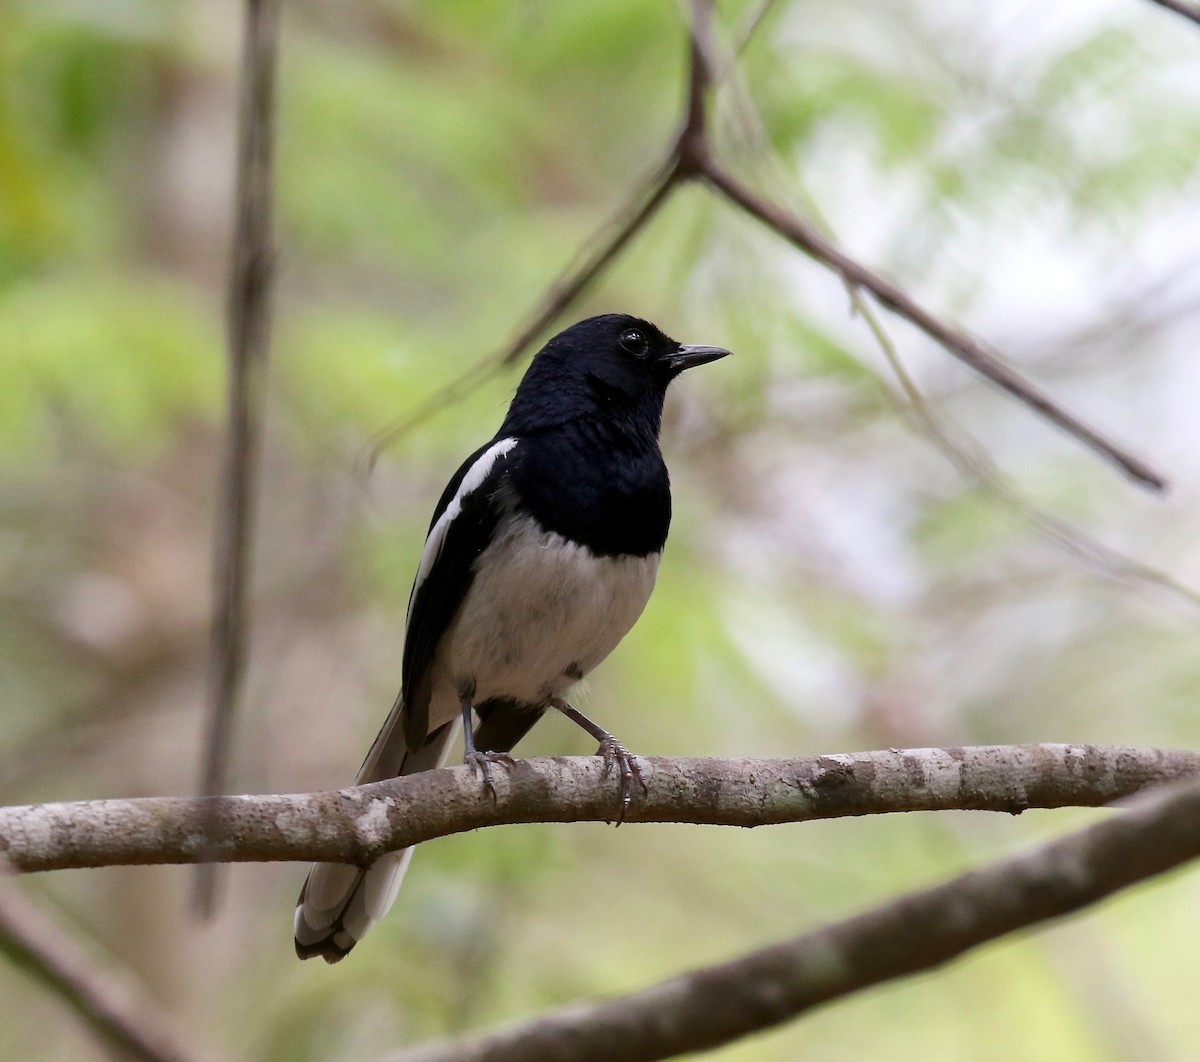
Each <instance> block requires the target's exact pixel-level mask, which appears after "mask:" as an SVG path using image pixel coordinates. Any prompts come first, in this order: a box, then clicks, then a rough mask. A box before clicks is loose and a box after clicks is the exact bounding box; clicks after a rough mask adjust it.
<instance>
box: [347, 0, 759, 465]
mask: <svg viewBox="0 0 1200 1062" xmlns="http://www.w3.org/2000/svg"><path fill="white" fill-rule="evenodd" d="M711 17H712V5H711V2H710V0H697V3H696V6H695V14H694V21H693V26H692V31H691V33H690V34H689V36H688V47H689V63H688V79H687V86H686V90H685V99H684V107H683V117H682V119H681V121H680V126H679V129H678V131H677V132H676V133H675V135H674V137H673V138H672V141H671V145H670V147H669V148H668V150H667V152H666V154H665V156H664V158H663V159H662V161H660V162H659V163H658V164H657V165H655V166H654V168H653V169H652V170H651V171H650V173H649V174H648V175H647V176H646V177H644V178H643V179H642V180H641V181H640V182H639V183H638V184H637V186H636V187H635V188H634V190H633V192H632V193H631V194H630V195H629V196H628V198H627V199H626V200H625V202H624V203H622V204H621V206H620V207H619V208H618V209H617V210H616V211H615V212H614V214H613V216H612V217H611V218H609V219H608V221H606V222H605V223H604V225H602V226H601V227H600V229H599V230H598V231H597V232H596V233H594V234H593V235H592V236H591V237H589V239H588V240H587V241H586V242H585V243H584V244H583V246H582V247H581V248H580V249H579V250H578V252H577V253H576V255H575V260H574V261H573V262H572V263H571V264H569V265H568V266H567V267H566V269H564V270H563V272H562V273H561V274H560V275H559V277H558V279H557V280H555V281H554V283H553V284H551V285H550V287H549V289H548V290H547V291H546V293H545V294H544V295H543V296H542V298H541V300H540V301H539V302H538V305H537V306H536V307H535V308H534V310H533V311H532V312H531V313H530V314H529V316H528V318H527V319H526V321H525V324H524V325H522V326H521V327H520V328H519V329H518V330H517V332H516V334H515V335H514V336H513V338H512V339H510V340H509V341H508V343H506V344H505V345H504V346H503V347H501V348H500V349H499V350H497V351H494V352H493V353H491V354H489V355H488V356H487V357H485V358H481V359H480V360H479V361H477V362H475V364H473V365H471V366H470V367H469V368H467V369H466V370H465V371H464V372H463V373H462V374H461V375H459V376H458V377H456V378H455V379H454V380H452V381H450V383H448V384H446V385H445V386H444V387H441V388H439V389H438V390H437V391H435V392H434V393H433V394H432V395H430V396H429V397H428V398H427V399H426V400H425V401H424V402H422V403H421V405H420V406H418V407H417V409H416V410H415V411H414V412H412V413H410V414H408V415H407V416H405V417H402V418H400V419H399V420H397V421H394V422H393V423H392V424H389V425H388V426H387V427H385V428H383V429H381V430H380V431H379V432H378V433H377V434H376V436H375V438H374V439H373V440H372V443H371V446H370V449H369V451H368V454H367V459H366V462H365V464H364V469H365V473H366V475H367V476H370V474H371V473H372V472H373V471H374V468H375V465H376V464H377V463H378V461H379V457H380V455H381V454H382V453H383V451H384V450H386V449H387V448H388V447H390V446H392V445H394V444H395V443H396V442H398V441H399V440H400V439H401V438H403V437H404V436H405V435H407V434H409V433H410V432H411V431H413V430H414V429H415V428H417V427H419V426H420V425H422V424H424V423H425V422H426V421H427V420H429V418H430V417H432V416H434V415H435V414H437V413H439V412H441V411H442V410H444V409H445V408H446V407H447V406H449V405H451V404H453V403H454V402H459V401H461V400H462V399H464V398H466V397H467V396H468V395H470V394H472V393H473V392H474V391H475V390H476V389H477V388H479V387H481V386H483V385H484V384H485V383H487V382H488V381H489V380H491V379H492V378H493V377H495V376H496V375H498V374H499V373H500V371H501V370H502V369H503V368H504V367H505V366H507V365H511V364H512V363H513V362H515V361H517V359H518V358H520V357H521V355H522V354H523V353H524V352H525V351H526V350H527V349H528V348H529V346H530V344H532V343H533V341H534V340H535V339H537V337H538V336H539V335H540V334H541V333H542V332H543V331H545V329H547V328H548V327H549V326H550V325H552V324H553V323H554V322H555V321H556V320H557V319H558V317H559V316H560V315H561V314H562V313H564V312H565V311H566V310H568V309H569V308H570V307H571V306H573V305H574V304H575V302H576V301H577V300H578V299H579V297H580V296H581V295H582V294H583V292H584V291H586V290H587V288H588V287H589V286H590V285H591V284H592V283H593V282H594V281H595V280H596V279H597V278H598V277H599V276H600V274H601V273H602V272H603V271H604V269H605V268H606V267H607V266H608V265H609V264H610V263H611V262H612V260H613V259H614V258H616V257H617V255H619V254H620V253H621V251H623V250H624V249H625V247H626V246H627V245H628V244H629V243H630V241H631V240H633V238H634V237H635V236H637V235H638V233H640V232H641V231H642V229H644V228H645V227H646V225H647V224H649V222H650V220H651V219H652V218H653V217H654V216H655V215H656V214H658V212H659V211H660V210H661V209H662V207H663V206H664V205H665V204H666V202H667V200H668V199H669V198H670V197H671V194H672V193H673V192H674V191H675V189H676V188H677V187H678V186H679V185H680V184H681V183H682V182H683V181H685V180H687V179H689V178H691V177H693V176H695V174H696V173H697V172H698V168H699V164H700V162H701V161H702V158H701V155H702V153H703V152H705V151H706V150H707V140H706V137H705V126H706V123H707V117H706V116H707V111H706V105H707V98H708V93H709V89H710V87H711V84H712V72H711V68H710V67H711V64H710V63H709V62H708V61H707V60H706V58H705V51H704V41H705V39H706V34H707V28H706V27H708V26H709V25H710V23H711ZM752 29H753V27H751V31H750V32H752ZM698 152H699V153H700V154H698Z"/></svg>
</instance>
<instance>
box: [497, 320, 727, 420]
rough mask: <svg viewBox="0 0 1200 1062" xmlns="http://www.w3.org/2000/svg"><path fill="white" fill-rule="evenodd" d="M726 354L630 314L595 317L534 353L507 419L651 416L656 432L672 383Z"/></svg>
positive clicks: (558, 336) (723, 351)
mask: <svg viewBox="0 0 1200 1062" xmlns="http://www.w3.org/2000/svg"><path fill="white" fill-rule="evenodd" d="M728 354H729V351H728V350H726V349H725V348H724V347H709V346H689V345H686V344H683V343H677V342H676V341H675V340H673V339H672V338H671V337H670V336H667V335H665V334H664V333H663V332H662V331H660V330H659V329H658V328H657V327H656V326H655V325H652V324H651V323H650V322H649V321H643V320H641V319H639V318H637V317H631V316H629V315H628V314H622V313H609V314H603V315H601V316H599V317H589V318H588V319H587V320H586V321H580V322H579V323H578V324H574V325H572V326H571V327H570V328H568V329H566V330H564V331H562V332H559V334H558V335H556V336H555V337H554V338H553V339H551V340H550V342H549V343H547V344H546V345H545V346H544V347H543V348H542V349H541V350H540V351H538V353H537V354H536V355H535V356H534V359H533V362H532V364H531V365H530V366H529V369H528V371H527V372H526V373H525V377H524V379H522V381H521V384H520V386H519V387H518V388H517V394H516V397H515V398H514V399H513V404H512V408H511V409H510V411H509V421H508V422H509V423H510V424H511V426H512V427H514V428H516V427H518V426H524V427H526V428H529V427H536V426H542V425H548V424H553V423H561V422H563V421H565V420H570V419H573V418H574V417H578V416H588V415H594V414H596V413H601V414H603V413H606V412H610V411H611V412H613V413H618V412H632V413H637V412H640V411H645V412H646V413H647V414H649V415H652V416H653V418H654V421H655V431H656V432H657V419H658V416H659V414H660V413H661V411H662V401H663V396H664V395H665V394H666V390H667V385H668V384H669V383H670V382H671V381H672V380H673V379H675V377H676V376H678V375H679V374H680V373H681V372H683V371H684V370H685V369H691V368H694V367H695V366H697V365H704V364H706V363H708V362H710V361H716V360H717V359H718V358H723V357H725V356H726V355H728ZM514 421H515V422H516V423H512V422H514Z"/></svg>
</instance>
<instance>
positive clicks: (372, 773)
mask: <svg viewBox="0 0 1200 1062" xmlns="http://www.w3.org/2000/svg"><path fill="white" fill-rule="evenodd" d="M457 731H458V727H457V725H447V726H445V727H443V728H442V729H441V730H440V731H438V732H437V733H436V734H435V735H434V737H433V738H432V740H430V742H429V743H428V744H427V745H426V746H425V747H424V748H422V749H420V750H419V751H417V752H409V751H408V750H407V748H406V746H405V742H404V707H403V705H402V704H401V703H400V702H399V699H397V702H396V704H395V705H393V707H392V710H391V712H390V713H389V715H388V717H387V720H386V722H384V724H383V729H382V730H380V731H379V736H378V737H377V738H376V739H375V743H374V744H373V745H372V746H371V751H370V752H368V753H367V758H366V760H365V761H364V762H363V765H362V767H361V768H360V769H359V772H358V778H357V779H356V780H355V784H357V785H364V784H366V783H367V782H378V781H381V780H382V779H384V778H394V777H396V776H397V775H406V774H416V773H418V772H420V771H431V770H433V769H434V768H436V767H440V766H441V765H442V763H443V761H444V760H445V758H446V753H447V752H448V751H449V749H450V745H451V743H452V741H453V739H454V736H455V734H456V733H457ZM412 853H413V850H412V849H411V848H402V849H400V851H398V852H389V853H388V854H387V855H384V856H381V857H380V858H379V859H377V860H376V861H375V862H374V863H372V864H371V866H369V867H356V866H351V865H350V864H347V863H317V864H315V865H314V866H313V868H312V870H311V871H309V874H308V879H307V880H306V881H305V883H304V888H303V889H301V890H300V899H299V901H297V904H296V920H295V934H296V954H297V955H299V956H300V958H302V959H311V958H314V957H315V956H317V955H320V956H321V957H322V958H324V960H325V961H326V962H330V963H333V962H337V961H338V960H339V959H343V958H345V957H346V955H347V954H349V952H350V949H351V948H353V947H354V945H355V944H357V943H358V942H359V941H360V940H362V938H363V937H364V936H365V935H366V934H367V932H368V931H369V930H370V928H371V927H372V926H373V925H374V924H375V923H376V922H378V921H379V920H380V919H381V918H382V917H383V916H384V915H385V914H387V912H388V909H389V908H390V907H391V906H392V904H393V903H394V902H395V899H396V894H397V892H399V891H400V885H401V883H402V882H403V881H404V872H405V871H406V870H407V869H408V864H409V861H410V860H411V859H412Z"/></svg>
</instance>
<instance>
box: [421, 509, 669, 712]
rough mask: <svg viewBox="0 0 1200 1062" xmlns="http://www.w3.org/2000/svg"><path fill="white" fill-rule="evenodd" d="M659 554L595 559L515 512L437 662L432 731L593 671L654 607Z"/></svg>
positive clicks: (551, 692) (535, 697)
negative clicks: (472, 711) (464, 694)
mask: <svg viewBox="0 0 1200 1062" xmlns="http://www.w3.org/2000/svg"><path fill="white" fill-rule="evenodd" d="M658 562H659V555H658V554H657V553H653V554H651V555H649V556H647V557H596V556H594V555H593V554H592V553H591V552H590V551H589V550H587V549H586V548H584V547H583V546H578V545H575V544H573V543H571V542H568V541H567V540H566V539H565V538H563V537H562V536H561V535H557V534H555V533H554V532H552V531H544V530H542V529H541V527H539V526H538V524H537V523H536V522H535V521H534V520H532V519H531V518H530V517H528V516H525V515H514V516H512V517H510V518H509V519H508V521H507V523H506V525H505V526H502V527H501V529H500V530H499V533H498V534H497V536H496V538H495V539H494V540H493V542H492V543H491V545H490V546H488V548H487V549H486V550H485V551H484V552H483V554H482V555H481V556H480V558H479V560H478V561H477V562H476V565H475V570H476V576H475V581H474V582H473V583H472V585H471V589H470V590H469V591H468V593H467V596H466V598H465V600H464V601H463V603H462V606H461V607H460V609H459V611H458V614H457V616H456V617H455V619H454V622H453V623H452V625H451V627H450V629H449V631H448V632H447V635H446V637H445V638H444V639H443V641H442V646H441V648H440V649H439V651H438V654H437V657H436V658H435V660H434V675H433V680H434V681H433V703H432V704H431V705H430V727H431V729H432V728H433V727H435V726H438V725H440V723H442V722H445V721H447V720H449V719H453V718H457V716H458V713H459V707H458V691H459V690H460V689H462V688H464V687H470V686H472V685H473V686H474V689H475V695H474V701H475V703H476V704H480V703H482V702H483V701H485V700H488V699H489V698H492V697H506V698H513V699H514V700H516V701H519V702H521V703H524V704H542V703H545V701H546V700H548V699H549V698H551V697H556V696H559V695H561V694H562V693H563V692H564V691H565V690H566V689H567V688H568V687H570V686H571V685H573V684H574V683H575V682H577V681H578V680H579V679H580V678H582V677H583V676H584V675H586V674H587V673H588V672H589V671H591V670H592V669H593V668H594V667H595V666H596V665H597V664H599V663H600V661H601V660H603V659H604V658H605V657H606V656H608V654H609V653H611V652H612V651H613V649H615V648H616V645H617V643H618V642H619V641H620V640H621V639H622V638H623V637H625V635H626V634H627V633H628V632H629V629H630V628H631V627H632V626H633V624H634V623H635V622H636V620H637V618H638V616H640V615H641V613H642V609H643V608H645V607H646V602H647V600H649V597H650V592H651V590H653V589H654V580H655V577H656V576H657V574H658Z"/></svg>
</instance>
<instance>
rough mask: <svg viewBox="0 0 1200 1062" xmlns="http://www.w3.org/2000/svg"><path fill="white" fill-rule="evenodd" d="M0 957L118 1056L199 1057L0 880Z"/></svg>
mask: <svg viewBox="0 0 1200 1062" xmlns="http://www.w3.org/2000/svg"><path fill="white" fill-rule="evenodd" d="M0 952H3V953H4V954H5V955H7V957H8V958H9V959H10V960H11V961H12V962H13V963H15V964H16V965H17V966H19V967H22V968H23V969H24V970H26V971H27V972H28V973H30V974H31V975H32V976H33V977H35V978H36V979H37V980H39V981H41V982H42V983H43V984H45V985H46V986H47V987H48V988H49V989H50V990H51V991H52V992H53V993H54V994H55V995H56V996H58V997H59V998H60V999H61V1000H63V1002H64V1003H66V1004H67V1006H69V1007H70V1008H71V1009H72V1010H74V1011H75V1013H76V1014H78V1015H79V1016H80V1017H81V1018H82V1019H83V1020H84V1021H85V1022H86V1023H87V1024H88V1025H89V1026H90V1027H91V1029H92V1030H93V1031H94V1032H95V1033H96V1034H97V1035H98V1036H99V1037H100V1038H101V1039H102V1040H104V1041H105V1043H107V1044H108V1045H109V1046H110V1047H111V1048H113V1049H114V1050H116V1051H117V1052H119V1053H120V1054H121V1055H122V1056H124V1057H133V1058H138V1059H145V1060H147V1062H184V1060H186V1059H192V1058H197V1057H199V1055H198V1053H197V1052H195V1051H193V1050H191V1049H190V1048H189V1047H186V1046H185V1045H184V1042H183V1040H182V1038H181V1037H180V1036H179V1034H178V1033H177V1032H175V1031H174V1030H173V1029H171V1028H170V1026H169V1023H168V1022H167V1020H166V1018H165V1017H164V1016H163V1015H161V1014H159V1013H157V1012H156V1011H155V1010H154V1009H153V1007H152V1005H151V1004H150V1003H149V1001H148V1000H146V999H144V998H142V994H141V993H139V992H137V991H136V990H135V988H134V985H133V983H132V982H131V981H130V980H129V979H128V978H127V977H126V976H124V975H123V974H122V973H121V972H120V971H118V970H114V969H113V968H111V967H109V966H102V965H100V964H98V963H97V962H96V960H95V959H93V958H92V957H91V956H90V955H88V954H87V953H86V952H85V951H84V950H83V949H82V948H81V947H80V946H79V944H78V943H77V942H76V941H75V940H74V939H73V938H72V937H71V936H69V935H68V934H67V933H64V932H63V930H62V929H60V928H59V927H58V926H57V925H55V923H54V922H53V921H51V919H50V918H49V917H48V916H47V915H46V914H45V912H43V911H42V910H41V909H40V908H39V907H37V906H35V905H34V904H33V903H32V902H31V901H30V900H29V899H27V898H26V897H25V896H24V895H23V894H22V893H21V891H20V889H19V888H18V887H17V885H16V884H15V883H14V882H12V881H11V880H7V879H3V878H0Z"/></svg>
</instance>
